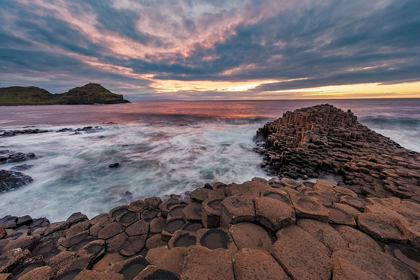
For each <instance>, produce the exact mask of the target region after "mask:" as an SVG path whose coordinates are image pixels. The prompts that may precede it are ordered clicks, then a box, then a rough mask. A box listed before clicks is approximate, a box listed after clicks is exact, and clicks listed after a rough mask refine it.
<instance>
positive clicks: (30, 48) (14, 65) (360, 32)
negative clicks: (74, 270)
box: [0, 0, 420, 98]
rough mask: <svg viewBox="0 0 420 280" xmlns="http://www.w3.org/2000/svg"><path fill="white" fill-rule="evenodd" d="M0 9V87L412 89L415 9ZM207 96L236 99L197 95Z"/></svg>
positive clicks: (330, 3) (325, 5) (252, 4)
mask: <svg viewBox="0 0 420 280" xmlns="http://www.w3.org/2000/svg"><path fill="white" fill-rule="evenodd" d="M0 3H1V9H0V20H1V21H2V23H3V24H2V25H1V26H0V63H1V65H0V69H1V71H2V73H3V74H0V75H1V76H0V86H9V85H11V84H10V83H11V81H10V79H9V78H10V75H11V74H16V75H19V81H22V82H24V81H25V77H27V81H28V83H32V82H33V81H34V78H35V77H36V76H38V77H39V78H40V79H39V80H40V81H41V82H39V85H40V86H43V85H48V86H50V85H53V84H54V83H55V84H57V86H56V88H61V87H62V86H60V83H61V84H66V85H67V84H68V83H69V82H68V81H66V82H65V83H64V82H63V81H61V80H60V79H61V77H63V76H65V77H66V78H67V79H71V78H72V77H73V78H74V79H75V80H78V81H79V80H94V79H95V80H96V79H97V80H106V81H107V83H108V84H110V85H111V88H115V89H117V88H118V89H119V90H121V91H126V92H129V93H130V92H133V91H135V90H136V89H140V90H141V89H143V91H144V93H145V96H147V97H148V98H149V97H150V96H152V95H153V94H154V93H153V82H154V81H158V80H180V81H201V80H209V81H238V82H241V81H249V80H277V81H279V82H275V83H269V84H262V85H260V86H259V87H257V88H254V89H252V90H249V91H248V92H246V93H245V92H243V93H242V96H245V97H251V96H253V95H256V94H257V93H258V92H265V91H266V92H270V91H279V90H289V89H301V88H312V87H320V86H326V85H345V84H357V83H385V84H386V83H399V82H407V81H420V48H419V45H420V16H418V11H420V1H418V0H402V1H397V0H372V1H365V0H351V1H350V0H315V1H309V0H303V1H298V2H292V1H263V0H255V1H252V0H247V1H198V0H197V1H193V0H190V1H181V0H172V1H169V0H160V1H145V2H144V1H141V2H138V1H128V0H127V1H72V2H56V1H30V2H28V1H23V0H22V1H1V0H0ZM129 71H131V74H127V73H128V72H129ZM54 74H56V78H54ZM136 75H137V76H136ZM144 75H148V77H149V78H148V79H146V78H144ZM6 76H7V77H6ZM42 78H44V79H42ZM112 85H114V86H112ZM187 93H188V94H187ZM179 94H180V95H182V94H187V95H188V96H193V94H191V93H190V92H183V93H182V92H179ZM212 94H214V95H223V94H230V95H231V96H232V95H235V96H236V95H237V93H232V92H227V93H221V92H218V91H208V92H204V93H203V94H201V95H196V96H199V98H204V97H206V98H207V97H209V96H211V95H212Z"/></svg>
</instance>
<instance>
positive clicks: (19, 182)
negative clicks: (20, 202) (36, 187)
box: [0, 170, 33, 192]
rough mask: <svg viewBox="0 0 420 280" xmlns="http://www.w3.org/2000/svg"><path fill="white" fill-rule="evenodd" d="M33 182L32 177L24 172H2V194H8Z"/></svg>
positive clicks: (0, 189) (0, 174)
mask: <svg viewBox="0 0 420 280" xmlns="http://www.w3.org/2000/svg"><path fill="white" fill-rule="evenodd" d="M32 181H33V179H32V177H30V176H28V175H26V174H24V173H22V172H19V171H9V170H0V192H6V191H10V190H12V189H16V188H19V187H22V186H25V185H27V184H29V183H31V182H32Z"/></svg>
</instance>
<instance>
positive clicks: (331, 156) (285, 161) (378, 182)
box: [256, 105, 420, 202]
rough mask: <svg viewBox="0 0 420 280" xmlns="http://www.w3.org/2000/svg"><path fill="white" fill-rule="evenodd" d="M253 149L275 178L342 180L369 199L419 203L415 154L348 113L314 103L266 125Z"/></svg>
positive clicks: (419, 166)
mask: <svg viewBox="0 0 420 280" xmlns="http://www.w3.org/2000/svg"><path fill="white" fill-rule="evenodd" d="M257 136H258V137H260V138H262V139H264V140H265V143H264V144H263V146H262V147H260V148H257V149H256V150H257V151H258V152H260V153H261V154H264V158H265V161H266V163H265V164H267V165H269V166H270V167H271V169H272V170H273V171H274V172H275V173H276V174H278V175H280V176H285V177H289V178H294V179H297V178H304V179H306V178H308V177H318V176H319V175H320V174H321V173H322V172H328V173H333V174H338V175H342V176H343V182H342V183H340V184H341V185H342V186H345V187H348V188H350V189H351V190H353V191H355V192H356V193H358V194H363V195H365V196H374V197H390V196H393V195H395V196H397V197H400V198H411V199H413V200H415V201H417V202H420V154H419V153H416V152H413V151H410V150H407V149H404V148H402V147H401V146H400V145H398V144H397V143H395V142H393V141H392V140H390V139H389V138H387V137H384V136H382V135H380V134H378V133H376V132H374V131H372V130H370V129H369V128H368V127H366V126H364V125H362V124H360V123H359V122H358V121H357V117H356V116H355V115H354V114H353V113H352V112H351V111H350V110H349V111H347V112H344V111H342V110H340V109H337V108H335V107H333V106H331V105H317V106H313V107H309V108H303V109H299V110H296V111H294V112H286V113H285V114H284V115H283V117H282V118H280V119H278V120H275V121H273V122H270V123H267V124H266V125H265V126H264V127H263V128H261V129H259V131H258V132H257Z"/></svg>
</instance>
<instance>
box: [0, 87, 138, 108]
mask: <svg viewBox="0 0 420 280" xmlns="http://www.w3.org/2000/svg"><path fill="white" fill-rule="evenodd" d="M119 103H130V101H128V100H125V99H124V97H123V95H121V94H115V93H112V92H111V91H109V90H108V89H106V88H104V87H103V86H101V85H100V84H94V83H89V84H87V85H84V86H81V87H75V88H73V89H71V90H69V91H68V92H65V93H57V94H52V93H50V92H48V91H47V90H45V89H42V88H39V87H19V86H13V87H5V88H0V106H15V105H57V104H60V105H81V104H119Z"/></svg>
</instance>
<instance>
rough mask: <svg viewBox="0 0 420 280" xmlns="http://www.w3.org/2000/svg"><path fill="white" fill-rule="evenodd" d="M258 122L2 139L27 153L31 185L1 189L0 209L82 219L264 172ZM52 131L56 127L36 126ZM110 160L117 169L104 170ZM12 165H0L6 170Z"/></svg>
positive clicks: (128, 127)
mask: <svg viewBox="0 0 420 280" xmlns="http://www.w3.org/2000/svg"><path fill="white" fill-rule="evenodd" d="M259 126H260V124H240V125H237V124H226V123H224V124H221V123H201V124H195V125H185V126H174V125H172V124H164V123H160V124H155V125H149V124H147V123H139V124H127V125H113V126H105V127H104V128H103V129H98V130H96V131H95V132H94V133H83V134H76V135H72V133H71V132H62V133H56V132H49V133H43V134H33V135H20V136H15V137H10V138H3V139H2V148H7V149H9V150H16V151H19V152H34V153H35V154H36V155H37V157H38V158H37V159H36V160H31V161H27V162H25V163H27V164H32V165H34V167H33V168H32V169H29V170H27V171H24V172H25V173H27V174H28V175H30V176H32V177H33V178H34V182H33V183H31V184H30V185H28V186H24V187H21V188H19V189H17V190H15V191H11V192H8V193H3V194H1V197H0V217H2V216H4V215H6V214H13V215H25V214H29V215H31V216H33V217H41V216H45V217H48V218H49V219H50V220H52V221H59V220H63V219H66V218H67V217H68V216H69V215H71V214H72V213H73V212H75V211H80V212H82V213H85V214H86V215H88V216H89V217H93V216H94V215H96V214H99V213H103V212H107V211H109V210H110V209H111V208H113V207H115V206H118V205H121V204H125V203H128V202H130V201H131V200H134V199H138V198H144V197H149V196H163V195H169V194H179V193H182V192H185V191H191V190H193V189H195V188H197V187H201V186H203V185H204V184H205V183H206V182H210V183H211V182H215V181H222V182H225V183H231V182H235V181H236V182H242V181H245V180H250V179H251V178H252V177H255V176H259V177H267V175H266V174H265V173H264V172H263V170H262V169H261V168H260V167H259V164H260V163H261V157H260V156H259V155H258V154H256V153H254V152H252V148H253V146H254V142H253V140H252V138H253V135H254V134H255V131H256V130H257V128H258V127H259ZM42 128H48V129H51V130H56V129H58V127H42ZM113 162H119V163H120V165H121V167H120V168H117V169H111V168H108V165H109V164H110V163H113ZM15 165H18V164H7V165H2V169H9V168H11V167H12V166H15Z"/></svg>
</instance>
